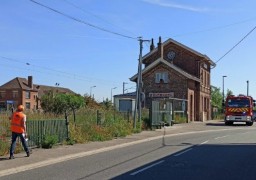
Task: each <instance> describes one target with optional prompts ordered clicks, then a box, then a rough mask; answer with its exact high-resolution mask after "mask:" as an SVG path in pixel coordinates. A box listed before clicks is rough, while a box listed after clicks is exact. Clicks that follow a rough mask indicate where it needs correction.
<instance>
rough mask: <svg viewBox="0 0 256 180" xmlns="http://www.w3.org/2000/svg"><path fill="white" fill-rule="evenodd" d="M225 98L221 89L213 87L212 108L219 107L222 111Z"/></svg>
mask: <svg viewBox="0 0 256 180" xmlns="http://www.w3.org/2000/svg"><path fill="white" fill-rule="evenodd" d="M222 100H223V96H222V94H221V92H220V88H217V87H213V86H212V87H211V102H212V106H214V107H217V108H218V110H221V109H222Z"/></svg>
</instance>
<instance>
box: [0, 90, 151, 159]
mask: <svg viewBox="0 0 256 180" xmlns="http://www.w3.org/2000/svg"><path fill="white" fill-rule="evenodd" d="M42 108H43V109H44V112H32V111H27V112H25V113H26V115H27V120H33V121H36V120H53V119H64V118H65V115H67V117H68V120H69V139H67V141H65V142H63V144H69V145H72V144H75V143H86V142H90V141H106V140H111V139H113V138H118V137H125V136H127V135H130V134H132V133H138V132H141V130H142V129H141V127H142V128H148V125H143V124H144V123H143V122H141V123H137V127H136V128H134V127H133V119H132V115H131V114H130V113H129V112H127V113H120V112H117V111H115V110H114V108H113V105H112V104H111V101H109V100H108V99H107V100H106V101H104V102H103V103H97V102H96V101H95V100H94V99H93V98H92V97H90V96H86V95H85V96H80V95H68V94H54V93H53V92H49V93H48V94H47V95H45V96H43V97H42ZM10 115H11V113H10V112H1V113H0V156H3V155H6V154H8V152H9V147H10V140H11V132H10V121H9V117H10ZM144 115H146V116H148V113H147V112H146V113H143V115H142V119H148V117H144ZM56 139H57V138H56V136H54V135H50V134H49V135H45V137H44V138H43V142H42V146H41V147H42V148H52V147H53V146H55V145H56V143H57V140H56ZM20 151H22V146H21V144H20V143H19V142H18V143H17V148H16V153H17V152H20Z"/></svg>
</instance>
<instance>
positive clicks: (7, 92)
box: [0, 76, 74, 110]
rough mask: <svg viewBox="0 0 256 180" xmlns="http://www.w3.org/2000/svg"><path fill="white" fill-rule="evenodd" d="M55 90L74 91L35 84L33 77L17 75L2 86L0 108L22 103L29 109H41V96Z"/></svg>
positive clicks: (8, 107) (3, 108) (61, 91)
mask: <svg viewBox="0 0 256 180" xmlns="http://www.w3.org/2000/svg"><path fill="white" fill-rule="evenodd" d="M49 91H54V92H60V93H74V92H73V91H71V90H69V89H67V88H61V87H53V86H45V85H37V84H33V77H32V76H28V79H26V78H20V77H16V78H14V79H12V80H11V81H9V82H7V83H5V84H3V85H2V86H0V110H9V109H10V108H12V107H14V108H16V107H17V105H19V104H22V105H24V107H25V108H26V109H27V110H37V109H40V108H41V106H40V98H41V97H42V95H43V94H45V93H47V92H49Z"/></svg>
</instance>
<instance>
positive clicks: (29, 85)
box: [28, 76, 33, 88]
mask: <svg viewBox="0 0 256 180" xmlns="http://www.w3.org/2000/svg"><path fill="white" fill-rule="evenodd" d="M28 87H30V88H33V77H32V76H28Z"/></svg>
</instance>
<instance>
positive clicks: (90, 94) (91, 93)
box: [90, 86, 96, 97]
mask: <svg viewBox="0 0 256 180" xmlns="http://www.w3.org/2000/svg"><path fill="white" fill-rule="evenodd" d="M95 87H96V86H91V87H90V97H92V88H95Z"/></svg>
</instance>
